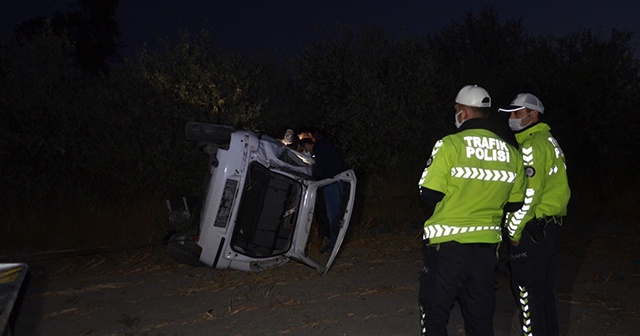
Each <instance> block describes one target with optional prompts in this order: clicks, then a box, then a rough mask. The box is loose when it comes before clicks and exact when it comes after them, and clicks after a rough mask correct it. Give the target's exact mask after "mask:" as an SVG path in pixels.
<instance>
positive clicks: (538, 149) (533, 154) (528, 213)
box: [509, 137, 553, 240]
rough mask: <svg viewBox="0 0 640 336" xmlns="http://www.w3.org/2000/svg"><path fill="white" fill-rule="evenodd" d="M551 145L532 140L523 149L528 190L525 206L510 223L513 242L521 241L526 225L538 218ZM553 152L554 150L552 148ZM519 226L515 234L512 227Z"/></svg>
mask: <svg viewBox="0 0 640 336" xmlns="http://www.w3.org/2000/svg"><path fill="white" fill-rule="evenodd" d="M549 145H550V143H549V142H548V141H547V140H546V139H543V138H541V137H537V138H534V139H532V140H531V141H529V142H527V143H525V144H523V145H522V147H521V152H522V158H523V163H524V174H523V175H524V176H526V190H525V199H524V205H523V206H522V208H521V209H520V210H518V211H516V212H515V213H514V214H513V216H511V222H510V223H509V228H510V231H509V234H510V236H512V239H513V240H520V238H521V236H522V230H524V227H525V225H526V223H528V222H529V221H530V220H532V219H534V218H535V217H536V208H537V207H538V204H540V199H541V197H542V190H544V187H545V184H546V172H547V170H548V167H547V165H548V164H547V159H548V157H549V150H550V149H549ZM551 151H553V148H551ZM515 224H517V226H516V227H515V229H514V230H513V232H511V228H512V226H514V225H515Z"/></svg>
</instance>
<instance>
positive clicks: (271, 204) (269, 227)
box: [231, 162, 302, 258]
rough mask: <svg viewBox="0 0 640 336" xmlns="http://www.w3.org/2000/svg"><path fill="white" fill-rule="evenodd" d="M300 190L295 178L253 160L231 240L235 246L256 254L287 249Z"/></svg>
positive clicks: (245, 252)
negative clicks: (273, 170) (271, 169)
mask: <svg viewBox="0 0 640 336" xmlns="http://www.w3.org/2000/svg"><path fill="white" fill-rule="evenodd" d="M301 192H302V187H301V186H300V184H299V183H298V182H296V181H295V180H293V179H291V178H288V177H286V176H284V175H280V174H278V173H275V172H272V171H269V169H267V168H266V167H264V166H263V165H261V164H259V163H255V162H254V163H252V164H251V165H250V167H249V173H248V174H247V182H246V184H245V190H244V191H243V193H242V199H241V201H240V208H239V210H238V217H237V220H236V225H235V228H234V231H233V237H232V240H231V247H232V248H233V250H234V251H236V252H240V253H243V254H245V255H247V256H250V257H254V258H260V257H270V256H274V255H279V254H284V253H286V252H287V250H288V249H289V247H290V246H291V240H292V237H293V231H294V228H295V223H296V215H297V212H298V206H299V203H300V194H301Z"/></svg>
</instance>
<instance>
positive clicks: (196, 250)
mask: <svg viewBox="0 0 640 336" xmlns="http://www.w3.org/2000/svg"><path fill="white" fill-rule="evenodd" d="M201 250H202V248H201V247H200V246H198V244H196V242H194V241H193V240H191V236H190V235H189V234H185V233H176V234H174V235H173V236H171V238H170V239H169V243H168V244H167V251H168V253H169V256H170V257H171V258H173V259H174V260H175V261H177V262H180V263H183V264H186V265H190V266H196V267H200V266H204V264H203V263H202V262H201V261H200V259H199V257H200V251H201Z"/></svg>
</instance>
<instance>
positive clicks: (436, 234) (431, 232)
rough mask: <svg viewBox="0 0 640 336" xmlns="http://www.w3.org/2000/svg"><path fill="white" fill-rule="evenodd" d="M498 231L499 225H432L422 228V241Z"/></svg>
mask: <svg viewBox="0 0 640 336" xmlns="http://www.w3.org/2000/svg"><path fill="white" fill-rule="evenodd" d="M488 230H490V231H500V226H499V225H484V226H451V225H443V224H433V225H428V226H425V227H424V235H423V238H424V239H433V238H440V237H447V236H451V235H457V234H459V233H469V232H476V231H488Z"/></svg>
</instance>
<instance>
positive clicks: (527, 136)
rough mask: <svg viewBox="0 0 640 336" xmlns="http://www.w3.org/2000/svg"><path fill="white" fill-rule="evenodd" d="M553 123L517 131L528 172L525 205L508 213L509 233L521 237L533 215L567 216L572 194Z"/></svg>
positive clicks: (534, 216)
mask: <svg viewBox="0 0 640 336" xmlns="http://www.w3.org/2000/svg"><path fill="white" fill-rule="evenodd" d="M550 131H551V127H549V125H547V124H546V123H543V122H539V123H537V124H535V125H533V126H531V127H529V128H526V129H524V130H522V131H520V132H518V133H516V134H515V135H516V140H517V141H518V144H520V151H521V153H522V159H523V161H524V166H525V175H526V176H527V179H526V182H527V189H526V197H525V200H524V205H523V206H522V208H521V209H520V210H519V211H517V212H515V213H511V214H508V216H507V220H506V222H507V228H508V231H509V236H510V238H511V239H513V240H520V237H521V235H522V230H523V229H524V226H525V224H526V223H527V222H528V221H530V220H531V219H533V218H542V217H545V216H565V215H566V214H567V204H568V203H569V198H570V197H571V190H570V189H569V181H568V179H567V166H566V162H565V157H564V153H563V152H562V149H561V148H560V145H559V144H558V141H556V139H555V138H554V137H553V136H552V135H551V132H550Z"/></svg>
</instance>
